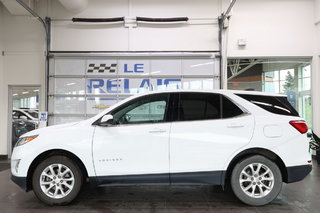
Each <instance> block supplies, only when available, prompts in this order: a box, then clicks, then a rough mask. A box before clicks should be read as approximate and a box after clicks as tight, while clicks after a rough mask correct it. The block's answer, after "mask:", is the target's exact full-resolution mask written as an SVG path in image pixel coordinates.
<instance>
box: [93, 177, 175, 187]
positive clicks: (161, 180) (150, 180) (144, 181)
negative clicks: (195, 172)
mask: <svg viewBox="0 0 320 213" xmlns="http://www.w3.org/2000/svg"><path fill="white" fill-rule="evenodd" d="M96 181H97V185H98V186H103V185H114V186H117V185H121V186H124V185H169V174H147V175H115V176H98V177H97V178H96Z"/></svg>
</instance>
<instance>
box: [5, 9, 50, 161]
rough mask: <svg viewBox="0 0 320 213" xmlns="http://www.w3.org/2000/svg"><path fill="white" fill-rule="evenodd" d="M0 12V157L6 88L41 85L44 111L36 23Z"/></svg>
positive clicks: (41, 41) (40, 36) (41, 51)
mask: <svg viewBox="0 0 320 213" xmlns="http://www.w3.org/2000/svg"><path fill="white" fill-rule="evenodd" d="M1 8H2V9H1V12H0V15H1V18H0V23H2V26H1V24H0V34H1V36H0V38H1V39H2V43H1V42H0V44H2V48H0V49H1V50H2V51H4V56H0V58H1V60H0V78H1V80H0V91H1V94H0V103H1V104H0V113H1V114H0V119H1V122H0V141H1V142H0V155H6V154H7V153H8V152H7V143H8V140H7V136H8V135H7V131H8V128H11V124H8V114H7V113H8V87H9V85H41V86H42V87H41V94H42V96H41V97H40V99H41V103H40V107H41V110H44V106H45V105H44V97H45V96H44V94H45V91H44V81H45V72H44V67H45V65H44V60H45V57H44V36H43V31H42V28H41V27H42V26H41V25H40V24H39V23H38V21H37V20H35V19H33V18H31V17H29V16H12V15H11V14H10V13H9V12H8V11H7V10H6V9H5V8H4V7H3V6H2V5H1ZM1 39H0V40H1ZM0 47H1V45H0ZM1 62H2V63H1ZM1 64H2V66H1Z"/></svg>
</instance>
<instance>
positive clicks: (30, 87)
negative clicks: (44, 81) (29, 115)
mask: <svg viewBox="0 0 320 213" xmlns="http://www.w3.org/2000/svg"><path fill="white" fill-rule="evenodd" d="M15 88H18V89H22V88H27V89H30V90H31V89H39V110H40V108H41V85H21V84H19V85H9V86H8V119H7V121H8V128H7V134H8V136H7V145H8V146H7V152H8V159H10V158H11V155H12V148H13V147H12V110H13V105H12V102H13V98H12V97H13V96H12V95H13V92H12V91H13V89H15Z"/></svg>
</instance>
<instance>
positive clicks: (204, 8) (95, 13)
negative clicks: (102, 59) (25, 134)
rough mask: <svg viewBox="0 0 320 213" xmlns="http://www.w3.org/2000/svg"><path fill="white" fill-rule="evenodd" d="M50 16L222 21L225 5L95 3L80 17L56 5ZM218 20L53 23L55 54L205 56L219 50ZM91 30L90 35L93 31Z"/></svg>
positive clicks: (204, 0)
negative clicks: (128, 25) (194, 53)
mask: <svg viewBox="0 0 320 213" xmlns="http://www.w3.org/2000/svg"><path fill="white" fill-rule="evenodd" d="M49 11H50V12H49V14H50V16H51V17H52V18H53V19H54V18H59V19H61V18H62V19H64V18H66V19H71V18H72V17H85V18H93V17H123V16H129V17H136V16H142V17H160V18H161V17H179V16H182V17H184V16H187V17H189V18H207V19H210V18H217V17H218V15H219V14H220V13H221V6H220V0H198V1H194V0H184V1H181V0H162V1H159V0H108V1H102V0H91V1H89V6H88V8H87V9H85V10H84V11H83V12H81V13H79V14H70V13H68V12H67V11H66V10H65V9H64V8H63V7H62V6H61V5H60V3H59V2H57V1H51V5H50V10H49ZM216 22H217V21H214V20H203V21H190V22H189V23H182V24H174V25H172V24H171V25H170V24H169V25H163V24H141V23H140V24H138V26H137V27H135V28H125V27H124V25H123V23H120V24H92V23H89V24H86V23H72V22H70V21H69V22H68V21H57V22H53V24H52V33H53V39H52V50H56V51H70V50H77V51H105V50H108V51H164V50H165V51H170V50H171V51H189V50H191V51H201V50H202V51H205V50H218V48H219V44H218V25H217V24H214V23H216ZM88 29H90V30H88Z"/></svg>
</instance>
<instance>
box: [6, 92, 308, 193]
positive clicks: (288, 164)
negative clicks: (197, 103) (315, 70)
mask: <svg viewBox="0 0 320 213" xmlns="http://www.w3.org/2000/svg"><path fill="white" fill-rule="evenodd" d="M184 92H198V93H215V94H221V95H223V96H225V97H227V98H228V99H230V100H232V102H233V103H235V104H236V105H237V106H239V107H240V108H241V109H242V110H243V111H244V113H243V114H242V115H240V116H236V117H233V118H226V119H212V120H200V121H173V122H163V123H152V124H150V123H147V124H137V125H134V124H133V125H116V126H110V127H102V126H98V125H93V124H94V123H95V122H96V121H97V120H99V119H101V117H103V116H104V115H106V114H108V113H109V112H111V111H112V110H114V109H116V108H117V107H119V106H122V105H123V104H125V103H127V102H129V101H130V100H134V99H136V98H143V97H146V96H148V95H150V94H162V93H168V91H162V92H152V93H146V94H142V95H139V96H133V97H130V98H129V99H126V100H124V101H121V102H119V103H117V104H116V105H114V106H111V107H110V108H108V109H106V110H105V111H103V112H102V113H100V114H98V115H96V116H95V117H93V118H90V119H88V120H84V121H81V122H77V123H71V124H64V125H57V126H51V127H47V128H42V129H37V130H34V131H31V132H28V133H26V134H25V135H23V136H22V137H27V136H33V135H38V137H37V138H36V139H34V140H33V141H32V142H29V143H26V144H24V145H22V146H17V147H15V148H14V151H13V153H12V159H11V172H12V175H13V179H14V180H15V182H17V183H18V184H19V185H20V186H21V187H22V188H24V189H25V190H30V189H31V188H30V184H29V182H30V180H29V179H30V175H31V172H32V171H31V170H32V168H34V165H32V164H33V162H35V160H36V159H37V157H39V156H41V155H45V154H47V153H49V152H50V151H52V150H61V151H63V152H66V153H72V155H74V156H75V157H76V158H77V160H79V161H81V163H82V164H83V166H84V168H85V171H86V173H87V176H88V177H89V179H90V180H94V181H95V183H97V184H98V185H122V184H130V185H132V184H133V185H136V184H211V185H224V184H225V178H226V176H227V175H228V168H229V167H230V166H231V165H232V162H233V160H235V159H237V156H240V155H241V153H250V152H257V153H265V154H267V155H268V153H270V155H272V157H271V158H274V159H273V160H274V161H275V162H277V163H278V164H279V167H280V168H281V171H282V172H284V173H286V174H283V181H284V182H294V181H299V180H301V179H303V178H304V177H305V176H306V175H307V174H308V173H309V172H310V171H311V155H310V153H309V143H308V139H307V135H306V134H301V133H300V132H298V131H297V130H296V129H295V128H293V127H292V126H291V125H290V124H289V122H290V121H292V120H303V119H302V118H300V117H297V116H283V115H278V114H274V113H271V112H268V111H266V110H264V109H262V108H260V107H258V106H256V105H255V104H253V103H250V102H249V101H247V100H245V99H243V98H241V97H239V96H238V95H236V94H253V95H254V94H258V95H266V96H270V94H264V93H260V92H243V91H228V90H216V91H190V90H188V91H183V90H179V91H174V92H170V93H171V94H174V93H184ZM235 93H236V94H235ZM272 96H279V97H283V96H282V95H275V94H272ZM44 153H45V154H44ZM271 153H273V154H271ZM276 157H277V158H276ZM280 164H281V165H280ZM299 169H300V170H299ZM299 171H302V173H301V174H300V173H299V174H297V172H299ZM193 174H196V177H198V179H197V178H194V177H195V176H194V175H193ZM135 177H141V181H140V180H139V181H138V180H137V179H136V178H135ZM120 179H121V180H120ZM124 179H125V180H127V181H123V180H124Z"/></svg>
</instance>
